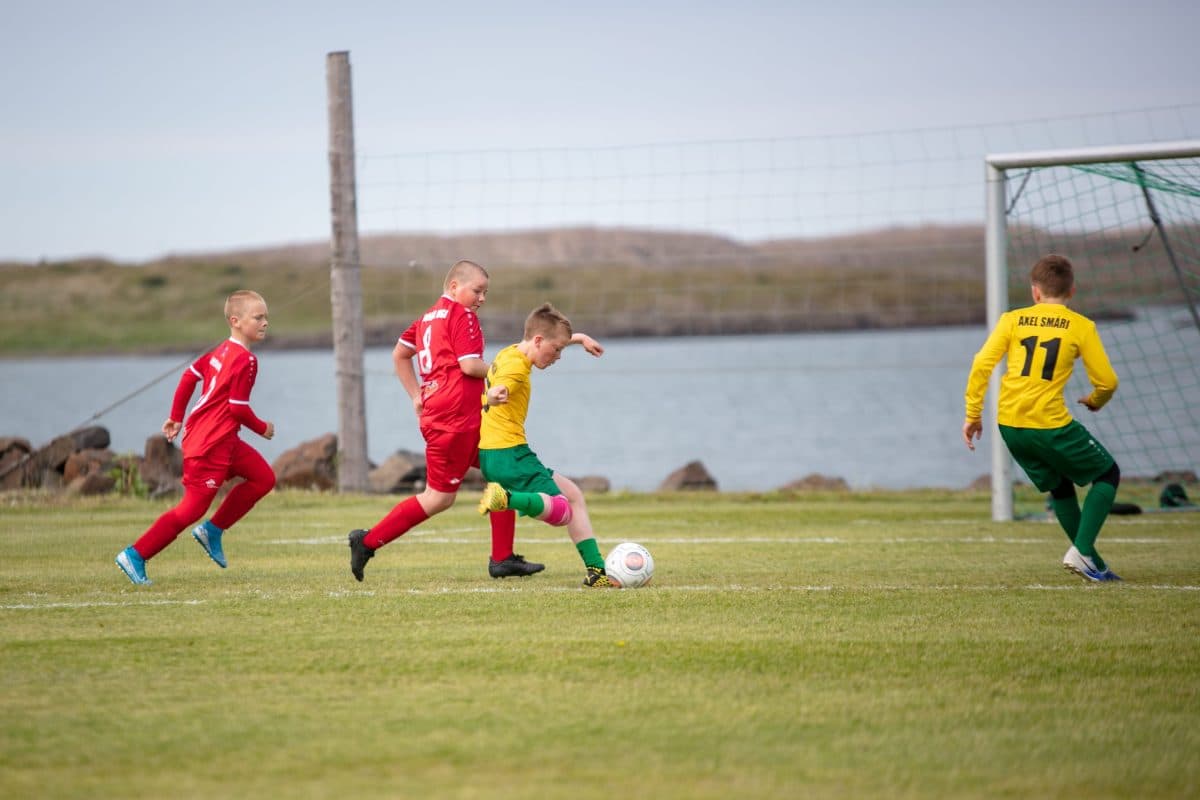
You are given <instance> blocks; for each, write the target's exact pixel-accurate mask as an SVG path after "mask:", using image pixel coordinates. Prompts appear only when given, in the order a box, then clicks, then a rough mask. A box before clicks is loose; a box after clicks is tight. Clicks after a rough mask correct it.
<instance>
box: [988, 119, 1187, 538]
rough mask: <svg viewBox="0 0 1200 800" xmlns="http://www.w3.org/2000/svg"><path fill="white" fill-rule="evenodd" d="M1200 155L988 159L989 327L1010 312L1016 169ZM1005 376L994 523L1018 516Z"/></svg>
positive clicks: (1106, 150) (1094, 153)
mask: <svg viewBox="0 0 1200 800" xmlns="http://www.w3.org/2000/svg"><path fill="white" fill-rule="evenodd" d="M1197 157H1200V140H1187V141H1177V142H1157V143H1150V144H1134V145H1114V146H1105V147H1086V148H1075V149H1064V150H1040V151H1030V152H1025V153H997V154H992V155H988V156H986V157H985V159H984V169H985V186H986V205H985V208H986V212H985V213H986V221H985V238H984V248H985V259H986V269H985V274H986V281H987V324H988V329H989V330H991V329H992V328H994V327H995V325H996V323H997V322H998V321H999V320H1000V316H1001V315H1002V314H1004V312H1005V311H1007V310H1008V236H1007V225H1006V222H1007V210H1008V198H1007V192H1006V177H1007V176H1006V172H1007V171H1008V170H1012V169H1032V168H1040V167H1058V166H1077V165H1084V164H1099V163H1106V162H1138V161H1161V160H1166V159H1182V158H1197ZM999 382H1000V375H999V374H998V373H997V374H993V375H992V381H991V385H990V387H989V394H990V396H991V397H992V400H993V401H992V402H991V403H990V404H989V419H990V421H991V429H992V431H993V435H992V436H991V462H992V464H991V466H992V469H991V473H992V519H993V520H996V521H1009V520H1012V518H1013V492H1012V489H1013V466H1012V459H1011V457H1010V456H1009V454H1008V451H1007V449H1006V448H1005V446H1004V443H1003V442H1002V441H1001V440H1000V437H999V433H998V431H999V428H998V423H997V420H996V414H997V409H996V407H997V403H996V402H995V399H996V397H997V393H998V392H999Z"/></svg>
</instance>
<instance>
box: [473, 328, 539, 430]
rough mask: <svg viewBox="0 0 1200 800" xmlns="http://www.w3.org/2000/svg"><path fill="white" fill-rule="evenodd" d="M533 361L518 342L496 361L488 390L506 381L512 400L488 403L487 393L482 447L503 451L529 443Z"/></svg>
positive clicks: (500, 353) (486, 386) (493, 364)
mask: <svg viewBox="0 0 1200 800" xmlns="http://www.w3.org/2000/svg"><path fill="white" fill-rule="evenodd" d="M532 372H533V362H532V361H530V360H529V359H528V358H526V357H525V354H524V353H522V352H521V350H520V348H518V347H517V346H516V345H515V344H511V345H509V346H508V347H506V348H504V349H503V350H501V351H500V352H499V353H497V354H496V357H495V358H494V359H493V360H492V366H491V368H490V369H489V370H488V374H487V377H486V378H485V379H484V391H485V392H486V391H487V390H488V389H490V388H491V387H493V386H499V385H501V384H503V385H504V386H506V387H508V402H507V403H504V404H503V405H498V406H488V405H487V399H486V396H485V399H484V401H483V402H484V406H483V421H482V423H481V425H480V427H479V449H480V450H501V449H504V448H506V447H516V446H517V445H519V444H528V443H529V442H528V441H527V440H526V438H525V418H526V417H527V416H529V391H530V383H529V376H530V374H531V373H532Z"/></svg>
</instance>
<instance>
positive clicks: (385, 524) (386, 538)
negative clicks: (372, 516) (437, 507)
mask: <svg viewBox="0 0 1200 800" xmlns="http://www.w3.org/2000/svg"><path fill="white" fill-rule="evenodd" d="M427 519H429V515H428V514H426V513H425V509H424V508H422V507H421V503H420V501H418V500H417V498H416V496H413V497H410V498H408V499H407V500H405V501H404V502H403V503H400V504H399V505H398V506H396V507H395V508H393V509H392V511H391V513H389V514H388V515H387V516H386V517H384V518H383V519H381V520H379V522H377V523H375V525H374V526H372V527H371V530H370V532H368V533H367V535H366V536H365V537H364V538H363V544H365V545H366V546H367V547H369V548H371V549H372V550H378V549H379V548H381V547H383V546H384V545H385V544H387V543H388V542H390V541H392V540H393V539H399V538H400V537H401V536H403V535H404V534H406V533H408V531H409V530H410V529H412V528H415V527H416V526H417V525H420V524H421V523H422V522H424V521H425V520H427Z"/></svg>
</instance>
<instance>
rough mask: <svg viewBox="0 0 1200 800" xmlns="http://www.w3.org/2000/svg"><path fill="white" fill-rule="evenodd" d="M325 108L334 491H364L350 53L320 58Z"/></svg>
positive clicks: (363, 398)
mask: <svg viewBox="0 0 1200 800" xmlns="http://www.w3.org/2000/svg"><path fill="white" fill-rule="evenodd" d="M325 84H326V89H327V95H328V102H329V195H330V210H331V219H332V224H333V236H332V241H331V249H332V252H331V260H330V265H329V292H330V301H331V303H332V305H333V356H334V364H335V370H336V372H337V402H338V489H339V491H343V492H365V491H366V490H367V402H366V393H365V391H364V388H363V325H362V280H361V276H360V269H359V256H358V202H357V200H356V198H355V180H354V108H353V104H352V102H351V85H350V53H348V52H345V51H341V52H336V53H329V54H328V55H326V56H325Z"/></svg>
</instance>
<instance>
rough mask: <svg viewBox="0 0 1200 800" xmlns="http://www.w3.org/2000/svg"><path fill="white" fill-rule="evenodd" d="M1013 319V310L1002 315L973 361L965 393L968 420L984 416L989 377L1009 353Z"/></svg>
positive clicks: (971, 420)
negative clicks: (984, 402) (984, 398)
mask: <svg viewBox="0 0 1200 800" xmlns="http://www.w3.org/2000/svg"><path fill="white" fill-rule="evenodd" d="M1012 319H1013V318H1012V313H1011V312H1008V313H1005V314H1003V315H1001V317H1000V321H999V322H997V323H996V327H995V328H994V329H993V330H992V332H991V334H990V335H989V336H988V338H987V341H986V342H984V343H983V347H981V348H980V349H979V352H978V353H976V354H975V358H974V359H972V361H971V371H970V372H969V373H968V374H967V391H966V392H965V393H964V395H963V400H964V404H965V405H966V419H967V421H968V422H975V421H977V420H979V419H982V418H983V397H984V395H985V394H987V388H988V379H989V378H991V377H992V370H994V369H995V368H996V365H997V364H999V363H1000V359H1002V358H1004V356H1005V355H1006V354H1007V353H1008V346H1009V339H1010V338H1011V337H1012Z"/></svg>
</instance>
